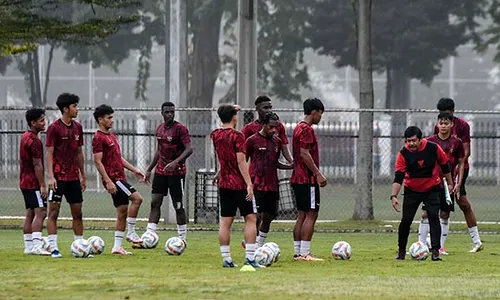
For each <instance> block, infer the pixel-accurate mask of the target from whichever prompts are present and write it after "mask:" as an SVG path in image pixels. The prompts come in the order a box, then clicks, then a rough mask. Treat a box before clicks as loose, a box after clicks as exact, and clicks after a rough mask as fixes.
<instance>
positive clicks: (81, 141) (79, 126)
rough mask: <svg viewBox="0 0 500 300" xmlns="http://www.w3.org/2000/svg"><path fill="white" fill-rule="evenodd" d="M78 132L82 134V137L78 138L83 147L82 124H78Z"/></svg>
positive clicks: (80, 145) (79, 144)
mask: <svg viewBox="0 0 500 300" xmlns="http://www.w3.org/2000/svg"><path fill="white" fill-rule="evenodd" d="M78 134H79V135H80V138H79V139H78V146H79V147H82V146H83V127H82V125H81V124H78Z"/></svg>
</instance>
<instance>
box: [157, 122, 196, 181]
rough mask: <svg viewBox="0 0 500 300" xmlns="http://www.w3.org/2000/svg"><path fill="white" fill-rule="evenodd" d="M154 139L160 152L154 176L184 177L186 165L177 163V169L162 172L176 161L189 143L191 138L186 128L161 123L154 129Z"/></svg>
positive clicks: (177, 123)
mask: <svg viewBox="0 0 500 300" xmlns="http://www.w3.org/2000/svg"><path fill="white" fill-rule="evenodd" d="M156 139H157V141H158V147H159V150H160V157H159V159H158V164H157V165H156V170H155V174H158V175H165V176H172V175H177V176H184V175H186V164H185V162H184V161H182V162H179V165H178V166H177V168H175V169H174V170H173V171H170V172H164V171H163V169H164V168H165V166H166V165H167V164H169V163H170V162H172V161H174V160H175V159H177V158H178V157H179V156H180V155H181V154H182V152H184V150H185V149H186V145H187V144H190V143H191V137H190V136H189V131H188V129H187V128H186V126H184V125H182V124H181V123H179V122H177V121H174V123H173V124H172V125H171V126H168V127H167V125H166V124H165V123H161V124H160V125H159V126H158V128H156Z"/></svg>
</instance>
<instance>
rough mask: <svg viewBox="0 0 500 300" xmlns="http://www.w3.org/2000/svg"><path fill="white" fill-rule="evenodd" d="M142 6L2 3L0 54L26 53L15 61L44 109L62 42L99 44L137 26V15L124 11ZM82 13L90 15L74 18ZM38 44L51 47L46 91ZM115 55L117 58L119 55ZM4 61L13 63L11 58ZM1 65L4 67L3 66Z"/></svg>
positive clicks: (125, 2) (118, 0) (116, 1)
mask: <svg viewBox="0 0 500 300" xmlns="http://www.w3.org/2000/svg"><path fill="white" fill-rule="evenodd" d="M139 4H140V2H138V1H131V0H112V1H103V0H96V1H90V0H77V1H66V0H59V1H54V0H51V1H49V0H45V1H37V2H33V1H28V0H18V1H1V2H0V17H1V18H2V27H1V29H0V51H1V53H0V54H1V55H4V56H8V55H11V54H18V53H23V52H27V54H26V56H25V57H20V56H18V57H16V62H17V64H18V69H19V70H20V71H21V72H22V73H23V74H24V75H25V78H26V83H27V88H28V90H29V93H30V95H31V96H30V101H31V102H32V104H33V105H34V106H42V105H44V104H45V103H46V101H47V89H48V84H49V80H50V66H51V62H52V58H53V53H54V50H55V49H56V48H58V47H59V46H60V45H61V44H62V43H65V46H66V47H68V48H70V49H71V48H72V47H73V48H78V47H81V45H95V44H99V43H100V42H102V41H103V40H105V39H106V38H107V37H108V36H110V35H113V34H114V33H116V32H117V31H118V29H119V28H120V26H121V25H122V24H130V23H134V22H135V21H136V20H137V19H138V18H137V16H136V15H134V14H126V13H123V14H122V12H124V9H125V8H128V7H132V6H138V5H139ZM110 10H112V11H113V13H110ZM82 12H91V13H90V14H86V15H83V16H82V17H80V18H77V19H75V18H74V15H75V14H81V13H82ZM39 44H48V45H50V50H49V63H48V66H47V68H46V74H45V75H46V76H45V80H46V82H45V84H44V90H43V91H42V89H41V83H40V76H39V69H38V66H39V57H38V51H37V47H38V45H39ZM75 45H79V46H75ZM118 53H119V52H118ZM127 55H128V54H127ZM113 56H115V57H116V56H117V55H116V53H113ZM3 61H4V62H6V63H9V62H12V60H11V59H8V58H7V59H4V60H3ZM1 66H2V67H4V64H1ZM0 71H1V69H0Z"/></svg>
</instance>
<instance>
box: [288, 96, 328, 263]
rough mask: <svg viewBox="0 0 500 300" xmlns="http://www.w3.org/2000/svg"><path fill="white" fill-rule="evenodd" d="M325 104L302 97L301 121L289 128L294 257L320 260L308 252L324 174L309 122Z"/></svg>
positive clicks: (314, 120) (315, 119)
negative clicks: (291, 150)
mask: <svg viewBox="0 0 500 300" xmlns="http://www.w3.org/2000/svg"><path fill="white" fill-rule="evenodd" d="M324 111H325V107H324V106H323V103H322V102H321V100H319V99H317V98H312V99H307V100H306V101H304V115H305V118H304V120H303V121H301V122H300V123H298V124H297V126H296V127H295V130H294V131H293V145H292V146H293V173H292V177H291V178H290V182H291V184H292V188H293V191H294V194H295V201H296V202H297V210H298V211H299V213H298V216H297V221H296V223H295V227H294V228H293V245H294V249H295V255H294V257H293V259H294V260H305V261H322V260H323V259H321V258H317V257H315V256H314V255H312V254H311V251H310V249H311V239H312V236H313V233H314V225H315V224H316V219H317V218H318V211H319V204H320V195H319V187H320V186H321V187H324V186H326V177H325V176H324V175H323V174H321V172H320V170H319V149H318V139H317V137H316V133H315V132H314V129H313V128H312V125H316V124H318V123H319V121H321V116H322V115H323V112H324Z"/></svg>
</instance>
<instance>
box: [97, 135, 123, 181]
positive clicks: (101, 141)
mask: <svg viewBox="0 0 500 300" xmlns="http://www.w3.org/2000/svg"><path fill="white" fill-rule="evenodd" d="M92 152H93V153H94V154H96V153H102V164H103V165H104V169H105V170H106V174H108V176H109V178H110V179H111V180H112V181H113V182H116V181H118V180H125V179H126V178H127V177H126V176H125V170H124V166H123V161H122V153H121V151H120V145H119V144H118V138H117V137H116V135H115V134H114V133H113V132H109V133H105V132H102V131H100V130H98V131H96V132H95V133H94V137H93V139H92Z"/></svg>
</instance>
